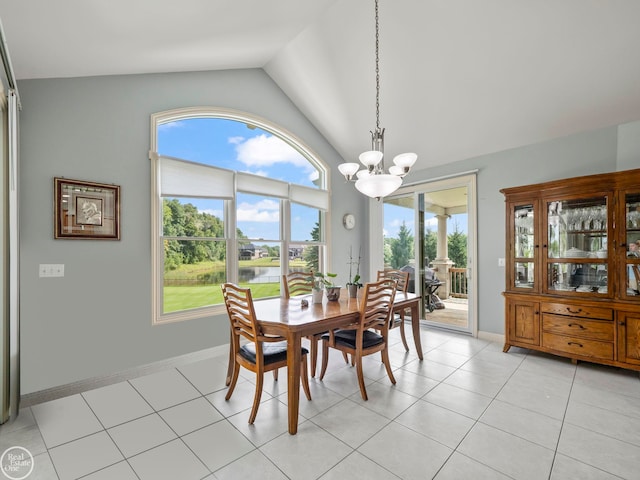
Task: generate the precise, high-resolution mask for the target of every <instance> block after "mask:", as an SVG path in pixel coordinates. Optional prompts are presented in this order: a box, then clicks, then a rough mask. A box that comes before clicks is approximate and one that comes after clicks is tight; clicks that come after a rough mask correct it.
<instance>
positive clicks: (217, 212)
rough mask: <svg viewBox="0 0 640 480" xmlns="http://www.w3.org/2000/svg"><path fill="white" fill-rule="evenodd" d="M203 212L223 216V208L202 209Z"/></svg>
mask: <svg viewBox="0 0 640 480" xmlns="http://www.w3.org/2000/svg"><path fill="white" fill-rule="evenodd" d="M200 212H201V213H208V214H209V215H213V216H214V217H218V218H223V215H224V214H223V213H222V210H213V209H211V208H209V209H204V210H200Z"/></svg>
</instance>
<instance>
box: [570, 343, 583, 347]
mask: <svg viewBox="0 0 640 480" xmlns="http://www.w3.org/2000/svg"><path fill="white" fill-rule="evenodd" d="M567 345H577V346H579V347H580V348H582V344H581V343H578V342H568V343H567Z"/></svg>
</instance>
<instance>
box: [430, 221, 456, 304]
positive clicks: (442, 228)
mask: <svg viewBox="0 0 640 480" xmlns="http://www.w3.org/2000/svg"><path fill="white" fill-rule="evenodd" d="M436 218H437V219H438V244H437V247H436V259H435V260H434V261H433V262H432V264H433V268H434V269H435V270H436V277H437V278H438V280H440V281H441V282H442V286H441V287H440V288H439V289H438V296H439V297H440V298H441V299H443V300H444V299H446V298H449V294H450V293H451V278H450V275H449V269H450V268H451V267H452V266H453V262H452V261H451V260H449V245H448V241H447V219H448V218H449V215H445V214H441V215H436Z"/></svg>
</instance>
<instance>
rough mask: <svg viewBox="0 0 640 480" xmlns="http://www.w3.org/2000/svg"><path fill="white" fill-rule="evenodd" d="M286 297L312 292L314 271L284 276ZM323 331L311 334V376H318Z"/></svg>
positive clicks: (283, 283)
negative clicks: (319, 350)
mask: <svg viewBox="0 0 640 480" xmlns="http://www.w3.org/2000/svg"><path fill="white" fill-rule="evenodd" d="M282 285H283V291H284V298H291V297H293V296H295V295H305V294H310V293H311V292H312V291H313V272H291V273H289V274H288V275H283V276H282ZM321 337H322V333H318V334H315V335H309V336H308V337H307V339H308V340H309V349H310V353H311V376H312V377H315V376H316V365H317V363H318V342H319V341H320V338H321Z"/></svg>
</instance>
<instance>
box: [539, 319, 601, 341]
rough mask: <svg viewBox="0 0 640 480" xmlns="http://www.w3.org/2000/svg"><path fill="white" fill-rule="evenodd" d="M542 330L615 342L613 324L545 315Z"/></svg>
mask: <svg viewBox="0 0 640 480" xmlns="http://www.w3.org/2000/svg"><path fill="white" fill-rule="evenodd" d="M542 329H543V330H544V331H545V332H548V333H557V334H559V335H569V336H572V337H580V338H590V339H592V340H604V341H607V342H613V322H607V321H601V320H586V319H584V318H578V317H563V316H560V315H549V314H546V313H545V314H543V315H542Z"/></svg>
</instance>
